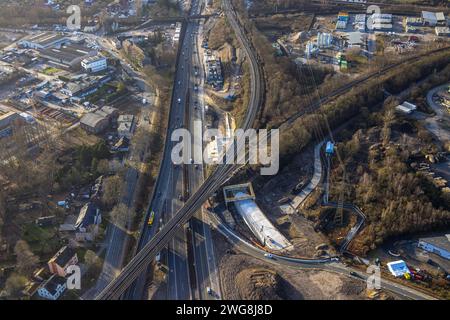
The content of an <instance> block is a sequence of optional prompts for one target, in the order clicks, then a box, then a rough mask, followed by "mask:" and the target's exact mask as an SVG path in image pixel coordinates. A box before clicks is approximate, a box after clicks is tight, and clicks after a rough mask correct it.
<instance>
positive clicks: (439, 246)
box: [417, 234, 450, 260]
mask: <svg viewBox="0 0 450 320" xmlns="http://www.w3.org/2000/svg"><path fill="white" fill-rule="evenodd" d="M417 246H418V247H419V248H422V249H423V250H425V251H428V252H431V253H434V254H437V255H439V256H441V257H443V258H445V259H447V260H450V234H446V235H445V236H441V237H430V238H422V239H419V243H418V245H417Z"/></svg>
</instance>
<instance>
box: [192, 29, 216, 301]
mask: <svg viewBox="0 0 450 320" xmlns="http://www.w3.org/2000/svg"><path fill="white" fill-rule="evenodd" d="M194 29H195V31H194V32H195V33H194V34H193V37H192V45H193V47H194V52H193V55H192V63H193V65H192V67H193V70H191V90H190V94H191V95H190V104H189V116H188V118H189V128H190V131H191V132H193V128H194V124H195V123H197V125H198V126H199V129H200V128H202V130H199V133H200V132H201V134H203V129H204V119H205V102H204V86H205V72H204V67H205V66H204V65H203V59H202V56H201V42H202V39H203V21H199V23H198V25H197V24H196V25H195V27H194ZM195 72H197V75H196V73H195ZM197 141H201V140H194V141H192V148H193V150H198V151H200V150H203V147H204V146H203V144H199V143H198V142H197ZM198 157H202V153H197V154H194V158H198ZM187 170H188V180H189V181H188V182H189V183H188V185H189V190H190V191H191V192H195V191H197V190H198V188H199V187H200V185H201V184H202V183H203V181H204V168H203V164H198V165H197V166H192V165H190V166H188V167H187ZM206 218H207V217H206V213H205V212H204V211H203V209H200V210H199V211H197V212H196V214H195V215H194V217H193V218H192V219H191V220H190V222H189V224H190V227H191V230H192V247H193V256H194V270H195V277H194V278H195V281H196V283H195V285H193V288H195V290H194V298H195V299H201V300H209V299H217V298H220V296H221V293H220V285H219V278H218V269H217V265H216V260H215V256H214V244H213V240H212V235H211V228H210V226H209V225H208V223H207V222H206ZM208 288H210V289H211V290H212V291H211V293H208Z"/></svg>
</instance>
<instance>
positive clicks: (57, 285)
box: [38, 275, 67, 300]
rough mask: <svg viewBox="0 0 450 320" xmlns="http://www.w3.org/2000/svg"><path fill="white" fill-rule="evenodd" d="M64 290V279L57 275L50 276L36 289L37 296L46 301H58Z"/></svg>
mask: <svg viewBox="0 0 450 320" xmlns="http://www.w3.org/2000/svg"><path fill="white" fill-rule="evenodd" d="M66 289H67V281H66V279H65V278H63V277H60V276H57V275H52V276H51V277H50V278H49V279H48V280H46V281H45V282H44V283H42V284H41V286H40V287H39V289H38V295H39V296H40V297H41V298H44V299H47V300H58V299H59V297H60V296H61V295H62V294H63V293H64V291H66Z"/></svg>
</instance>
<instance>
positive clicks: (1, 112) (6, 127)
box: [0, 104, 20, 139]
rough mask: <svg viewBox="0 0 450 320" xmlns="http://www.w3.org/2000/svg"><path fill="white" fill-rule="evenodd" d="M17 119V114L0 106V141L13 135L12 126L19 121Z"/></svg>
mask: <svg viewBox="0 0 450 320" xmlns="http://www.w3.org/2000/svg"><path fill="white" fill-rule="evenodd" d="M19 118H20V116H19V114H17V113H16V112H13V111H10V110H9V109H8V108H7V107H6V106H4V105H1V104H0V139H1V138H4V137H8V136H11V135H12V134H13V126H14V124H16V123H18V121H20V119H19Z"/></svg>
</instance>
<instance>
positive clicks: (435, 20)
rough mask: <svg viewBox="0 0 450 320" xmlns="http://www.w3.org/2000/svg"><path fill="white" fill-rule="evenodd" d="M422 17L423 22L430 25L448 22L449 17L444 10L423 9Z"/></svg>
mask: <svg viewBox="0 0 450 320" xmlns="http://www.w3.org/2000/svg"><path fill="white" fill-rule="evenodd" d="M422 19H423V24H424V25H427V26H430V27H434V26H437V25H446V24H447V19H446V18H445V15H444V13H443V12H430V11H422Z"/></svg>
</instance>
